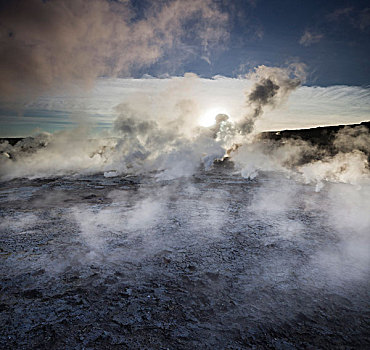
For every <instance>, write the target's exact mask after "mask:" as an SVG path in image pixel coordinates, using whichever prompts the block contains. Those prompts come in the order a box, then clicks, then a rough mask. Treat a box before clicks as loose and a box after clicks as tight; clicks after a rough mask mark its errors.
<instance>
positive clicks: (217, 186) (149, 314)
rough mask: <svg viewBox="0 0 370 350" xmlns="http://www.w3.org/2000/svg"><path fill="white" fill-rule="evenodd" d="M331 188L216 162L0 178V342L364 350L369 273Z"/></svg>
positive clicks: (6, 345)
mask: <svg viewBox="0 0 370 350" xmlns="http://www.w3.org/2000/svg"><path fill="white" fill-rule="evenodd" d="M335 190H336V189H335ZM329 194H330V186H327V187H325V188H324V189H323V190H322V191H321V192H319V193H316V192H315V191H314V189H313V187H312V186H308V185H302V184H298V183H295V182H294V181H293V180H290V179H287V178H285V177H283V176H281V175H279V174H272V173H270V174H262V175H260V176H259V177H257V178H256V179H255V180H246V179H243V178H241V177H239V176H238V175H237V174H233V170H232V169H230V168H228V167H222V166H219V167H218V168H217V169H214V170H213V171H211V172H207V173H204V172H200V173H199V174H197V175H196V176H193V177H192V178H191V179H188V180H177V181H170V182H157V181H155V179H154V178H152V177H149V176H148V177H133V176H131V177H114V178H105V177H104V176H102V175H94V176H84V177H83V176H79V177H63V178H53V179H34V180H26V179H19V180H12V181H9V182H4V183H2V184H1V188H0V201H1V202H0V203H1V211H0V214H1V217H0V218H1V222H0V231H1V245H0V256H1V267H0V277H1V293H0V312H1V314H0V322H1V328H0V347H1V348H3V349H368V348H370V338H369V334H370V324H369V320H370V311H369V310H370V308H369V306H370V302H369V301H370V297H369V291H370V288H369V287H370V281H369V278H368V277H369V275H368V272H369V270H368V267H367V266H365V265H363V264H362V260H360V262H359V261H358V260H353V261H352V260H350V258H349V257H348V256H346V255H345V254H344V253H343V252H342V251H341V249H342V247H343V236H341V235H340V233H339V231H338V228H336V226H335V222H334V223H333V222H332V221H331V220H328V218H329V217H330V215H329V211H328V210H329V209H328V210H326V209H325V210H323V208H326V207H330V205H331V202H330V198H331V197H330V195H329ZM336 254H337V255H336ZM333 257H334V258H333ZM355 258H356V257H354V259H355ZM348 259H349V260H348Z"/></svg>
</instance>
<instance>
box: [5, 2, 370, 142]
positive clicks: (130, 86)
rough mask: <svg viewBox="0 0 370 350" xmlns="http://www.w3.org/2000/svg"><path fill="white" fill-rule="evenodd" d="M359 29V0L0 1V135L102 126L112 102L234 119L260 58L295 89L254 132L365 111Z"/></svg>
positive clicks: (364, 39) (362, 25)
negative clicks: (187, 104) (187, 105)
mask: <svg viewBox="0 0 370 350" xmlns="http://www.w3.org/2000/svg"><path fill="white" fill-rule="evenodd" d="M369 34H370V5H369V4H368V2H367V1H361V0H358V1H341V0H335V1H325V2H322V1H316V0H311V1H301V0H280V1H273V0H233V1H232V0H181V1H180V0H163V1H162V0H158V1H145V0H141V1H137V0H131V1H130V0H120V1H119V0H73V1H72V0H44V1H42V0H2V1H0V137H11V136H13V137H16V136H26V135H30V134H34V133H36V132H40V131H48V132H54V131H57V130H62V129H64V128H70V127H73V126H75V125H76V124H78V123H81V122H84V123H92V124H94V128H95V129H96V130H98V131H106V130H108V129H109V128H110V126H111V125H112V122H113V121H114V119H115V118H116V116H117V110H118V109H117V106H119V105H120V104H122V103H130V104H131V105H135V106H137V108H139V107H140V106H142V105H145V106H146V107H147V108H151V109H152V110H154V111H155V112H153V113H154V114H153V115H154V116H156V115H159V114H160V113H173V112H174V109H176V106H177V104H178V101H179V100H180V99H181V100H184V99H187V100H189V101H192V102H191V103H193V104H195V105H196V107H197V108H196V109H195V111H196V113H195V115H194V116H193V118H194V119H195V120H196V121H198V122H199V124H207V123H206V122H205V121H204V120H205V119H207V116H208V115H210V114H212V113H216V114H217V113H227V114H228V115H230V117H231V118H232V119H235V120H238V119H240V118H241V117H242V115H243V114H245V113H247V111H246V109H247V108H248V105H247V103H246V96H248V91H249V89H251V87H252V86H253V83H254V81H253V72H254V71H255V70H256V69H257V67H261V66H266V67H279V68H281V69H286V70H287V71H288V72H289V74H290V75H291V76H294V77H296V78H298V79H299V80H300V82H301V86H300V87H298V88H297V89H296V90H294V91H293V92H292V93H291V95H290V96H289V97H287V98H286V99H285V100H286V101H284V103H283V104H281V105H279V108H270V109H267V110H265V111H264V114H263V116H262V117H261V118H260V119H259V120H258V122H257V123H256V127H257V129H259V130H261V131H262V130H281V129H285V128H302V127H311V126H317V125H334V124H343V123H357V122H361V121H364V120H369V119H370V117H369V116H370V107H369V103H370V102H369V100H370V98H369V97H370V93H369V90H370V88H369V84H370V82H369V81H370V60H369V59H368V57H369V54H370V40H368V38H369ZM143 96H146V98H147V97H148V96H149V97H150V98H151V100H150V102H148V99H147V100H145V99H144V97H143ZM144 100H145V101H144ZM143 101H144V102H143ZM139 109H140V108H139ZM159 111H160V112H159Z"/></svg>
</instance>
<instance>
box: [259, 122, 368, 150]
mask: <svg viewBox="0 0 370 350" xmlns="http://www.w3.org/2000/svg"><path fill="white" fill-rule="evenodd" d="M359 126H364V127H366V128H367V129H368V131H370V121H367V122H363V123H360V124H351V125H335V126H322V127H317V128H310V129H300V130H283V131H270V132H262V133H261V134H260V137H261V138H262V139H264V138H265V139H269V140H275V141H281V140H283V139H300V140H304V141H309V142H311V143H312V144H315V145H318V146H322V147H326V146H330V145H332V143H333V141H334V139H335V137H336V134H337V133H338V131H339V130H341V129H343V128H345V127H347V128H355V127H359Z"/></svg>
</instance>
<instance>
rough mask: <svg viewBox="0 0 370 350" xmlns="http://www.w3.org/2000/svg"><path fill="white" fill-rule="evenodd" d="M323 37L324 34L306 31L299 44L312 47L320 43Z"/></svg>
mask: <svg viewBox="0 0 370 350" xmlns="http://www.w3.org/2000/svg"><path fill="white" fill-rule="evenodd" d="M323 37H324V35H323V34H319V33H312V32H310V31H309V30H306V31H305V32H304V34H303V35H302V37H301V39H300V40H299V43H300V44H301V45H303V46H310V45H312V44H316V43H318V42H319V41H320V40H321V39H322V38H323Z"/></svg>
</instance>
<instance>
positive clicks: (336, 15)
mask: <svg viewBox="0 0 370 350" xmlns="http://www.w3.org/2000/svg"><path fill="white" fill-rule="evenodd" d="M352 12H353V7H343V8H338V9H336V10H334V11H333V12H331V13H329V14H328V15H327V16H326V17H327V18H328V20H329V21H338V20H340V19H342V18H344V17H348V16H349V15H350V14H351V13H352Z"/></svg>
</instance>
